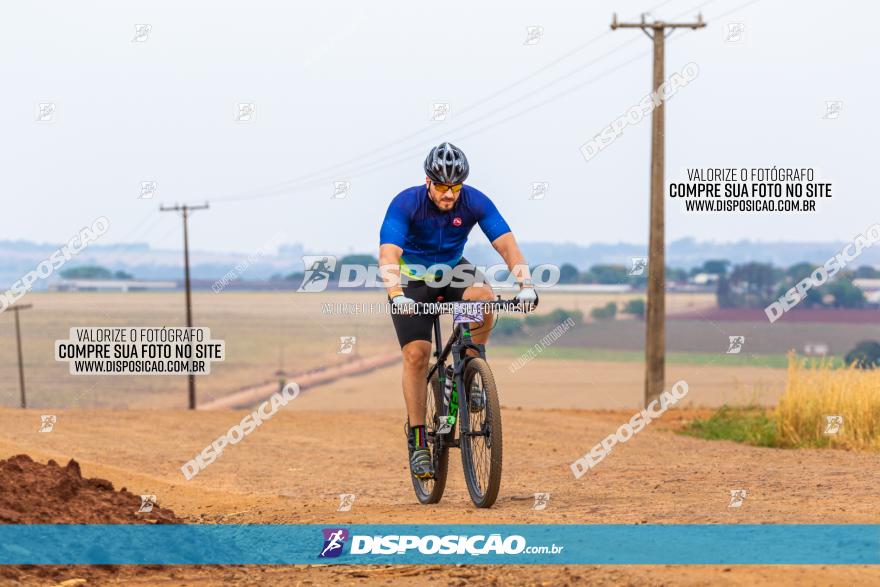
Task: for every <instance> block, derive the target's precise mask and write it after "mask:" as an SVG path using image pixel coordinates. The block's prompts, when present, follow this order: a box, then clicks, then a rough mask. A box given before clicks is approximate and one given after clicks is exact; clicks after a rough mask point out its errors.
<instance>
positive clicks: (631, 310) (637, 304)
mask: <svg viewBox="0 0 880 587" xmlns="http://www.w3.org/2000/svg"><path fill="white" fill-rule="evenodd" d="M623 313H624V314H632V315H634V316H638V317H639V318H644V317H645V300H643V299H641V298H636V299H634V300H629V301H628V302H626V305H625V306H624V307H623Z"/></svg>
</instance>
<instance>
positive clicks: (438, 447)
mask: <svg viewBox="0 0 880 587" xmlns="http://www.w3.org/2000/svg"><path fill="white" fill-rule="evenodd" d="M427 386H428V393H427V398H426V400H427V401H426V402H425V404H426V405H425V408H426V410H425V411H426V414H425V424H426V430H427V436H428V445H429V446H430V447H431V458H432V459H433V461H434V477H433V478H432V479H416V478H415V477H413V476H412V475H410V478H411V479H412V484H413V489H414V490H415V492H416V498H417V499H418V500H419V503H422V504H426V505H427V504H432V503H438V502H439V501H440V499H441V498H442V497H443V490H444V489H446V473H447V471H448V470H449V445H448V444H447V442H446V439H445V438H444V437H443V436H442V435H440V434H437V429H438V428H439V427H440V418H441V416H442V415H444V414H445V413H446V409H445V408H444V404H443V385H442V384H441V383H440V378H439V376H438V372H435V373H434V376H433V377H431V381H430V382H428V383H427ZM449 438H452V433H449Z"/></svg>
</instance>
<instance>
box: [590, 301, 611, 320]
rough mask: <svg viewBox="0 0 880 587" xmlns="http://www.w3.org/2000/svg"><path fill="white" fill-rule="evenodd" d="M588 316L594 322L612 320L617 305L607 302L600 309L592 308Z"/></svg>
mask: <svg viewBox="0 0 880 587" xmlns="http://www.w3.org/2000/svg"><path fill="white" fill-rule="evenodd" d="M590 316H592V317H593V318H594V319H595V320H614V317H615V316H617V304H616V303H614V302H608V303H607V304H605V305H604V306H602V307H601V308H593V309H592V310H591V311H590Z"/></svg>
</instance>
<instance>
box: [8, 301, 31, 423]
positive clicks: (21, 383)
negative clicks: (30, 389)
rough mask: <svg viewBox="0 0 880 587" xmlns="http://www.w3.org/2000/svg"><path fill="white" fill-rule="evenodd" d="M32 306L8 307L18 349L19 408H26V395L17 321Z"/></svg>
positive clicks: (19, 331)
mask: <svg viewBox="0 0 880 587" xmlns="http://www.w3.org/2000/svg"><path fill="white" fill-rule="evenodd" d="M32 307H33V305H32V304H19V305H17V306H9V308H8V309H9V310H12V311H13V312H15V343H16V347H17V348H18V389H19V391H20V392H21V408H22V409H25V408H27V395H26V394H25V391H24V360H23V359H22V355H21V325H20V324H19V321H18V313H19V312H20V311H21V310H27V309H28V308H32Z"/></svg>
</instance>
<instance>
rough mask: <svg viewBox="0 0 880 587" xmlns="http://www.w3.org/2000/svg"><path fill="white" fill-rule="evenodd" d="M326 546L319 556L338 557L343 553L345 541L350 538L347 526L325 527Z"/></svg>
mask: <svg viewBox="0 0 880 587" xmlns="http://www.w3.org/2000/svg"><path fill="white" fill-rule="evenodd" d="M321 532H323V534H324V548H323V549H321V554H319V555H318V558H336V557H338V556H339V555H340V554H342V550H343V547H344V546H345V541H346V540H348V530H346V529H345V528H324V529H323V530H321Z"/></svg>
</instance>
